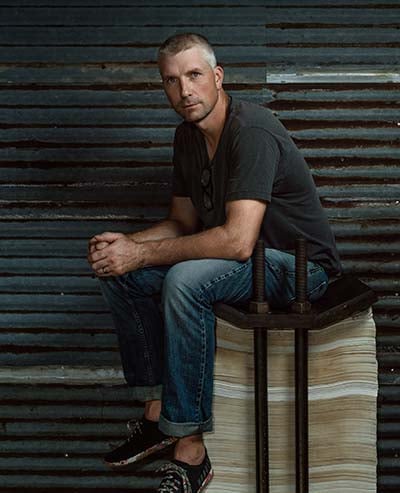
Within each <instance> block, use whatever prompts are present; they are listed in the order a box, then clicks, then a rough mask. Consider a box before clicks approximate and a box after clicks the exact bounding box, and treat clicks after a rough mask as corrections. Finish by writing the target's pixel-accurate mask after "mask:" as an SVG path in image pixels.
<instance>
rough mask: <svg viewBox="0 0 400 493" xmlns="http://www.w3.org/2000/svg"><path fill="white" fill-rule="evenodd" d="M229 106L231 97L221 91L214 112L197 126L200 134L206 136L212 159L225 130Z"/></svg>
mask: <svg viewBox="0 0 400 493" xmlns="http://www.w3.org/2000/svg"><path fill="white" fill-rule="evenodd" d="M228 104H229V97H228V95H227V94H226V92H225V91H224V90H223V89H221V90H220V92H219V96H218V101H217V103H216V105H215V106H214V108H213V110H212V112H211V113H210V114H209V115H208V116H207V118H205V119H204V120H202V121H201V122H199V123H198V124H196V126H197V127H198V129H199V130H200V132H201V133H202V134H203V135H204V138H205V140H206V144H207V151H208V155H209V157H210V159H212V157H213V156H214V153H215V151H216V149H217V146H218V142H219V139H220V137H221V134H222V130H223V129H224V125H225V120H226V113H227V108H228Z"/></svg>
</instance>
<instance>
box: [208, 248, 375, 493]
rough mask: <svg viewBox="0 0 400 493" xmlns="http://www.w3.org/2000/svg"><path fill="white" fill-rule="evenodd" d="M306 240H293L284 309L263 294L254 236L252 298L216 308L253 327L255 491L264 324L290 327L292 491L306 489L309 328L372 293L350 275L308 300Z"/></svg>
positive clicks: (264, 483) (260, 481) (361, 305)
mask: <svg viewBox="0 0 400 493" xmlns="http://www.w3.org/2000/svg"><path fill="white" fill-rule="evenodd" d="M306 264H307V262H306V244H305V241H304V240H303V239H299V240H298V241H297V244H296V301H295V302H294V303H293V305H292V306H291V307H290V308H289V309H288V311H275V310H269V307H268V303H267V302H266V301H265V294H264V286H265V279H264V242H263V241H261V240H259V241H258V242H257V245H256V248H255V253H254V259H253V266H254V267H253V279H254V299H253V300H252V301H251V302H250V303H247V304H237V305H229V304H226V303H221V302H218V303H216V304H215V305H214V312H215V314H216V315H217V316H218V317H219V318H222V319H224V320H226V321H227V322H229V323H231V324H232V325H235V326H236V327H239V328H242V329H246V330H253V331H254V388H255V414H256V415H255V425H256V462H257V464H256V468H257V480H256V481H257V493H268V492H269V480H268V471H269V462H268V384H267V332H266V331H267V330H269V329H274V330H276V329H282V330H294V331H295V401H296V403H295V414H296V416H295V422H296V493H308V491H309V481H308V355H307V353H308V330H313V329H321V328H323V327H326V326H328V325H331V324H333V323H335V322H339V321H341V320H344V319H346V318H347V317H349V316H351V315H352V314H353V313H356V312H358V311H361V310H365V309H366V308H368V307H370V306H371V305H372V304H373V303H374V302H375V301H376V300H377V296H376V294H375V293H374V291H373V290H372V289H370V288H369V287H368V286H367V285H366V284H364V283H363V282H361V281H360V280H358V279H357V278H354V277H351V276H343V277H340V278H338V279H336V280H334V281H333V282H331V283H330V284H329V286H328V289H327V291H326V292H325V294H324V295H323V297H322V298H321V299H319V300H318V301H317V302H315V303H313V304H310V303H308V302H307V299H306V296H305V293H306V291H307V277H306V276H307V270H306Z"/></svg>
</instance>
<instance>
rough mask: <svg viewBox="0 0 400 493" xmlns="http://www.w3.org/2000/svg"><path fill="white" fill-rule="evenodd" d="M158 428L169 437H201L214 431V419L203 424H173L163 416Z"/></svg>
mask: <svg viewBox="0 0 400 493" xmlns="http://www.w3.org/2000/svg"><path fill="white" fill-rule="evenodd" d="M158 427H159V429H160V430H161V431H162V432H163V433H165V434H166V435H168V436H174V437H186V436H189V435H199V434H200V433H205V432H208V431H213V418H212V417H211V418H209V419H207V421H203V422H202V423H173V422H172V421H168V420H167V419H166V418H164V416H163V415H161V416H160V421H159V423H158Z"/></svg>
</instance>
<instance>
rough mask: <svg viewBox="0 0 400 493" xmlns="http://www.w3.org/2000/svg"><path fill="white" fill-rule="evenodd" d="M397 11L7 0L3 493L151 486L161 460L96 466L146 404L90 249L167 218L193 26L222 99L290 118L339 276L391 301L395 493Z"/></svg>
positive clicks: (383, 465) (381, 337)
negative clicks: (179, 56)
mask: <svg viewBox="0 0 400 493" xmlns="http://www.w3.org/2000/svg"><path fill="white" fill-rule="evenodd" d="M178 21H179V27H178V26H177V25H176V24H177V23H178ZM399 21H400V5H399V4H398V2H395V1H387V0H375V1H374V0H340V1H337V0H325V1H324V2H322V1H318V0H252V1H251V2H243V1H241V0H229V1H225V0H210V1H208V2H207V5H206V4H204V5H203V4H201V3H199V2H192V5H191V6H190V8H188V2H187V1H184V0H166V1H164V2H161V1H160V0H148V1H146V2H145V5H144V3H143V2H132V1H125V0H122V1H121V0H118V1H117V0H85V2H84V4H82V2H81V1H78V0H72V1H70V2H66V0H54V1H53V2H51V7H50V6H49V3H48V2H44V1H38V0H17V1H16V2H10V1H8V0H2V1H0V24H1V30H0V46H1V48H2V50H1V53H0V222H1V228H0V240H1V241H0V272H1V273H2V275H1V276H0V306H1V307H2V308H1V316H0V329H1V334H0V349H1V351H0V382H5V381H7V382H9V383H8V385H5V384H3V385H2V384H0V448H1V450H2V453H1V454H0V484H1V487H2V492H3V490H4V491H5V493H7V492H8V491H11V490H12V489H13V492H14V493H15V491H18V492H20V491H21V492H23V491H31V492H32V493H34V492H35V491H36V492H37V493H38V492H39V491H54V489H57V490H58V491H61V488H64V489H65V491H68V492H72V491H78V490H79V492H85V491H90V490H92V491H93V489H96V491H97V493H102V492H103V491H104V492H105V491H107V492H115V493H117V492H118V493H119V492H122V491H124V492H125V491H142V492H143V493H144V492H149V491H150V490H151V489H152V488H153V487H154V485H155V484H156V482H157V481H156V478H155V475H154V467H153V466H151V467H149V466H144V467H143V469H141V470H140V471H139V473H133V472H129V471H128V472H127V473H124V474H122V473H121V474H120V473H112V472H110V471H108V470H106V469H105V468H104V466H103V465H102V463H101V460H100V459H101V455H102V453H103V451H104V450H106V449H107V448H108V447H109V446H110V444H111V443H115V442H116V441H118V440H119V439H121V438H122V436H123V435H124V433H125V421H126V420H127V419H129V418H131V417H134V416H137V415H139V414H140V413H141V407H140V406H139V405H138V403H136V402H134V401H132V399H131V398H130V396H129V392H128V391H127V389H126V388H125V387H123V386H121V382H122V380H121V376H120V375H119V376H118V375H117V377H116V376H115V374H116V372H118V371H119V368H120V365H119V356H118V351H117V342H116V337H115V334H114V332H113V330H112V321H111V317H110V316H109V314H108V313H107V309H106V307H105V305H104V303H103V301H102V299H101V297H100V293H99V290H98V286H97V282H96V280H95V279H93V278H92V277H91V272H90V270H89V268H88V265H87V262H86V259H85V256H86V241H87V238H88V237H90V236H92V235H93V234H95V233H96V232H99V231H103V230H107V229H114V230H120V231H129V230H137V229H140V228H142V227H145V226H148V225H149V224H151V223H152V222H154V221H156V220H158V219H160V218H161V217H162V216H163V215H164V214H165V212H166V206H167V203H168V197H169V185H170V176H171V166H170V159H171V142H172V138H173V133H174V126H175V125H176V123H177V122H178V121H179V120H178V118H177V117H176V115H175V114H174V113H173V112H172V111H171V110H169V109H168V104H167V101H166V98H165V96H164V94H163V92H162V90H161V85H160V81H159V75H158V72H157V68H156V65H155V53H156V47H157V46H158V44H159V43H160V42H161V41H162V40H163V39H164V38H165V37H166V36H167V35H169V34H171V33H173V32H178V31H180V32H181V31H186V30H193V29H195V30H199V31H201V32H203V33H204V34H205V35H207V36H209V38H210V40H211V41H212V42H213V43H214V44H215V45H216V47H217V55H218V58H219V60H220V61H221V62H222V63H223V65H224V67H225V71H226V83H227V88H228V90H229V92H230V93H231V94H233V95H235V96H238V97H242V98H246V99H249V100H252V101H255V102H257V103H259V104H265V105H269V106H270V107H271V109H272V110H273V111H275V112H276V113H277V114H278V116H279V117H280V118H281V119H282V120H283V122H284V123H285V125H286V126H287V127H288V128H289V130H290V131H291V133H292V136H293V138H294V139H295V140H296V143H297V144H298V145H299V147H300V148H302V150H303V152H304V154H305V156H306V158H307V161H308V163H309V165H310V168H311V170H312V173H313V175H314V178H315V181H316V183H317V185H318V187H319V190H320V193H321V198H322V201H323V203H324V205H325V207H326V210H327V212H328V215H329V217H330V220H331V223H332V226H333V228H334V231H335V234H336V236H337V239H338V245H339V249H340V251H341V254H342V258H343V264H344V267H345V270H346V272H351V273H354V274H356V275H359V276H360V277H361V278H362V279H364V280H365V281H366V282H368V283H369V284H370V285H371V286H373V287H374V288H375V289H376V290H377V291H378V293H379V294H380V295H381V299H380V301H379V303H377V304H376V307H375V315H376V321H377V325H378V331H379V334H378V349H379V364H380V374H379V379H380V386H381V387H380V388H381V391H380V409H379V420H380V423H379V442H378V443H379V456H380V457H379V478H380V479H379V493H386V492H388V491H395V490H396V491H397V490H399V489H400V480H399V474H398V473H399V472H400V463H399V460H398V458H397V454H398V453H399V452H400V451H399V438H400V424H399V423H400V406H399V404H398V397H397V396H398V395H399V387H398V384H399V378H400V377H399V375H400V368H399V365H398V353H399V341H398V336H397V335H396V334H397V332H398V330H399V328H400V323H399V320H400V303H399V297H398V293H399V281H398V279H399V276H400V262H399V223H400V214H399V207H400V191H399V183H400V171H399V166H398V160H399V141H400V122H399V105H400V85H399V83H400V80H399V76H398V73H399V70H398V66H399V54H398V53H399V45H400V43H399V40H398V29H397V28H398V24H399ZM185 23H186V25H185ZM149 24H150V25H149ZM285 81H289V82H290V83H285ZM266 82H268V85H267V84H266ZM102 369H103V370H104V371H103V370H102ZM85 375H86V377H85ZM110 375H111V376H110ZM85 378H86V385H85ZM106 379H110V381H109V382H108V380H107V382H108V385H109V386H107V385H106ZM118 379H119V380H118ZM87 380H90V383H91V385H87V383H88V382H87ZM77 381H79V385H77V384H76V382H77ZM28 382H30V383H28ZM57 382H62V384H60V383H57ZM26 437H27V438H26ZM38 451H39V452H40V453H38ZM66 454H67V455H66Z"/></svg>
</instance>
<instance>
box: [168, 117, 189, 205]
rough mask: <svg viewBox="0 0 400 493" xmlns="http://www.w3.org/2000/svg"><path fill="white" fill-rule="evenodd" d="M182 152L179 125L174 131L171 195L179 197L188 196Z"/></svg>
mask: <svg viewBox="0 0 400 493" xmlns="http://www.w3.org/2000/svg"><path fill="white" fill-rule="evenodd" d="M183 156H184V153H183V149H182V142H180V138H179V127H178V129H177V130H176V132H175V138H174V154H173V160H172V163H173V171H172V195H176V196H178V197H179V196H180V197H188V196H189V195H190V194H189V190H188V188H187V185H186V183H185V176H184V173H183V166H184V159H183Z"/></svg>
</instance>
